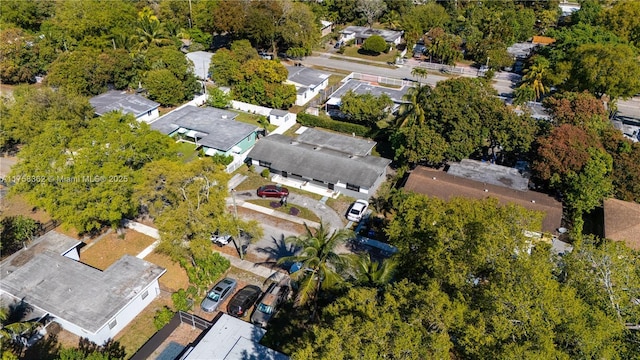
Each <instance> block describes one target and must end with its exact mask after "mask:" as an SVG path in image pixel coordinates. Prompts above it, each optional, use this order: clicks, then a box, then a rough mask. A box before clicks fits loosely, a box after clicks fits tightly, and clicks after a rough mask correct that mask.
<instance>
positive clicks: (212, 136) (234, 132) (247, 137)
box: [151, 105, 260, 156]
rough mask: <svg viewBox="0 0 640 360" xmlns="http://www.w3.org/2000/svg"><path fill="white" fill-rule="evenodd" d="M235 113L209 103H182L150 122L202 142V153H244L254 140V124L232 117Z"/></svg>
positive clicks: (154, 126) (170, 134)
mask: <svg viewBox="0 0 640 360" xmlns="http://www.w3.org/2000/svg"><path fill="white" fill-rule="evenodd" d="M236 116H238V114H237V113H235V112H232V111H227V110H221V109H216V108H212V107H206V108H199V107H195V106H191V105H189V106H185V107H182V108H180V109H176V110H174V111H172V112H170V113H168V114H167V115H165V116H163V117H161V118H159V119H158V120H156V121H154V122H152V123H151V128H152V129H154V130H158V131H160V132H162V133H164V134H167V135H169V136H180V137H183V138H185V139H188V140H190V141H191V142H194V143H195V144H197V145H198V146H202V147H203V150H204V151H205V154H207V155H215V154H223V155H226V156H230V155H232V154H243V153H244V152H246V151H247V150H248V149H250V148H251V147H252V146H253V144H255V141H256V138H257V132H258V131H259V130H260V128H258V127H257V126H254V125H250V124H245V123H242V122H239V121H235V120H233V119H234V118H235V117H236Z"/></svg>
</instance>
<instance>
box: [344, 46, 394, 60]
mask: <svg viewBox="0 0 640 360" xmlns="http://www.w3.org/2000/svg"><path fill="white" fill-rule="evenodd" d="M359 50H360V47H359V46H355V45H352V46H348V47H346V48H345V49H344V54H342V55H344V56H351V57H356V58H360V59H364V60H369V61H379V62H384V63H387V62H395V61H396V56H397V55H398V52H397V51H396V50H391V51H389V53H387V54H385V53H381V54H380V55H377V56H371V55H366V54H361V53H360V52H359Z"/></svg>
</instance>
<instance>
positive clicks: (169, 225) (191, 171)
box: [134, 157, 261, 259]
mask: <svg viewBox="0 0 640 360" xmlns="http://www.w3.org/2000/svg"><path fill="white" fill-rule="evenodd" d="M138 177H139V180H138V182H137V185H136V188H135V194H134V200H135V202H136V203H137V204H139V205H140V206H142V209H143V211H144V212H145V213H148V214H149V215H150V216H152V217H153V218H154V222H155V224H156V225H157V226H158V230H159V231H160V236H161V238H162V241H161V243H160V246H159V249H160V250H162V251H164V252H166V253H168V254H169V255H171V256H172V257H174V258H175V259H179V258H180V257H181V256H182V257H184V256H185V254H187V255H186V256H192V255H189V254H193V256H196V257H198V256H197V254H203V251H205V250H204V249H206V248H203V246H204V244H209V245H210V244H211V241H210V238H211V234H212V233H213V232H215V231H216V230H217V231H219V232H221V233H227V234H231V235H233V236H234V237H236V238H238V237H239V236H240V232H239V231H240V230H243V231H245V232H246V233H249V234H252V235H254V236H258V235H260V234H261V233H260V230H259V229H258V227H257V224H256V223H255V222H243V221H241V220H238V219H236V218H234V217H233V216H232V215H231V213H230V212H229V211H228V210H227V207H226V200H225V199H226V197H227V196H228V195H229V193H228V190H227V182H228V180H229V175H228V174H227V173H226V172H225V171H224V166H222V165H221V164H218V163H216V162H215V161H214V160H213V159H212V158H210V157H206V158H203V159H201V160H199V161H192V162H189V163H187V164H182V163H180V162H178V161H174V160H169V159H163V160H158V161H154V162H150V163H149V164H147V165H146V166H145V167H144V168H143V169H142V172H141V173H140V174H139V175H138ZM192 244H195V245H193V246H192ZM199 249H200V250H199ZM206 251H209V252H210V249H209V250H206ZM198 258H199V259H204V258H206V256H205V255H201V256H199V257H198Z"/></svg>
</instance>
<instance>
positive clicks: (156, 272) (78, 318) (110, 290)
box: [0, 231, 166, 345]
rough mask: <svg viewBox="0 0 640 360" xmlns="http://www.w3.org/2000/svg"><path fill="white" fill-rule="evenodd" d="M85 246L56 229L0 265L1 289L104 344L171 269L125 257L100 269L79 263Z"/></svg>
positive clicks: (156, 289) (153, 295)
mask: <svg viewBox="0 0 640 360" xmlns="http://www.w3.org/2000/svg"><path fill="white" fill-rule="evenodd" d="M79 244H80V241H78V240H76V239H73V238H70V237H68V236H66V235H63V234H60V233H57V232H55V231H51V232H48V233H47V234H45V235H43V236H41V237H40V238H38V239H36V240H35V241H34V242H33V243H32V244H31V245H29V247H28V248H25V249H22V250H20V251H18V252H16V253H15V254H13V255H11V256H10V257H8V258H7V259H5V260H4V261H2V263H0V272H1V273H2V277H1V280H0V293H3V294H7V295H9V296H10V297H11V298H14V299H17V300H18V301H20V300H23V301H24V302H26V303H27V304H29V305H31V306H33V307H34V309H36V310H37V311H38V312H41V313H45V314H49V315H50V316H51V318H52V320H53V321H55V322H57V323H59V324H60V325H61V326H62V327H63V328H64V329H65V330H67V331H70V332H72V333H74V334H76V335H78V336H80V337H85V338H88V339H89V340H91V341H93V342H95V343H96V344H99V345H102V344H104V342H105V341H107V340H108V339H110V338H113V337H115V335H116V334H117V333H118V332H119V331H120V330H122V329H123V328H124V327H125V326H127V324H129V322H131V320H133V319H134V318H135V317H136V316H137V315H138V314H139V313H140V312H141V311H142V310H143V309H144V308H145V307H146V306H147V305H149V303H151V302H152V301H153V300H154V299H155V298H156V297H157V296H158V295H159V294H160V287H159V285H158V278H160V276H162V274H164V273H165V271H166V270H165V269H164V268H161V267H159V266H157V265H154V264H152V263H150V262H147V261H144V260H142V259H138V258H136V257H135V256H131V255H125V256H123V257H122V258H120V259H119V260H118V261H116V262H115V263H114V264H112V265H111V266H110V267H109V268H107V269H106V270H104V271H100V270H98V269H96V268H93V267H91V266H88V265H85V264H83V263H82V262H80V261H79V254H78V250H77V246H78V245H79Z"/></svg>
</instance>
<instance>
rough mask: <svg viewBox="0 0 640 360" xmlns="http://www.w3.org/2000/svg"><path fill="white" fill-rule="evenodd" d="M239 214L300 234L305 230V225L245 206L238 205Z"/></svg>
mask: <svg viewBox="0 0 640 360" xmlns="http://www.w3.org/2000/svg"><path fill="white" fill-rule="evenodd" d="M238 214H239V215H241V216H242V217H244V218H249V219H252V220H256V221H258V222H259V223H268V224H270V225H272V226H276V227H278V228H280V229H283V230H288V231H291V232H295V233H298V234H302V233H304V232H305V229H304V225H301V224H296V223H294V222H291V221H287V220H283V219H280V218H277V217H274V216H271V215H267V214H263V213H260V212H257V211H253V210H249V209H245V208H243V207H238Z"/></svg>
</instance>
